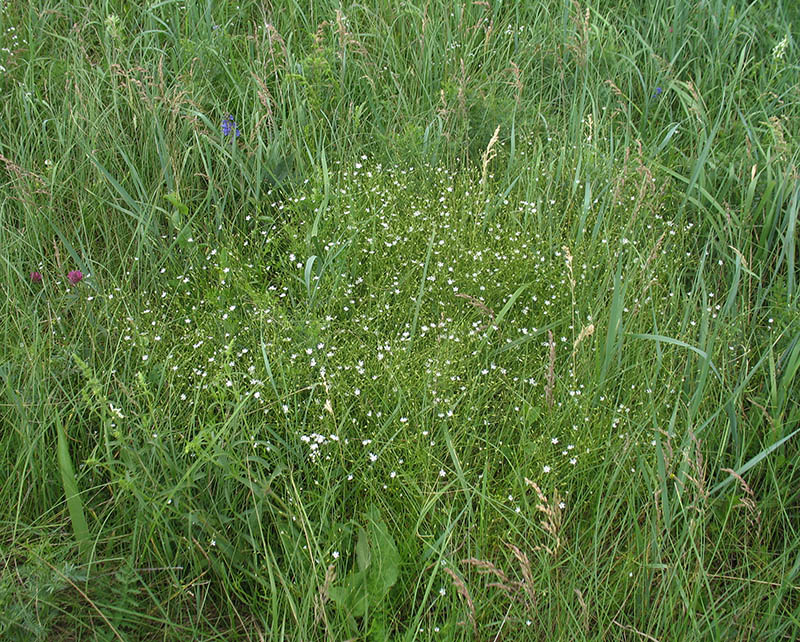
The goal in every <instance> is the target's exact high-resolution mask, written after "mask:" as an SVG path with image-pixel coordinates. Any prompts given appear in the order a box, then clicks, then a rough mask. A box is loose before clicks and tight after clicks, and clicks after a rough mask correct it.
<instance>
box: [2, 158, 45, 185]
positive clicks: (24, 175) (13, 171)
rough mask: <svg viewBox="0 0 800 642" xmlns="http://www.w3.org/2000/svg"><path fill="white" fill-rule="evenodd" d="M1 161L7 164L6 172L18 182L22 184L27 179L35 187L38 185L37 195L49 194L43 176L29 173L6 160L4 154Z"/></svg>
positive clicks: (8, 159)
mask: <svg viewBox="0 0 800 642" xmlns="http://www.w3.org/2000/svg"><path fill="white" fill-rule="evenodd" d="M0 161H2V162H3V163H4V164H5V166H6V171H7V172H8V174H9V175H10V176H11V177H12V178H13V177H16V179H17V180H18V181H20V182H24V181H25V180H26V179H27V180H29V181H30V182H32V183H33V184H34V185H36V186H37V187H36V188H35V189H34V190H33V191H34V193H36V194H47V193H48V191H47V188H46V184H45V182H44V179H43V178H42V177H41V176H39V175H38V174H35V173H34V172H31V171H29V170H27V169H24V168H22V167H20V166H19V165H17V164H16V163H15V162H14V161H12V160H11V159H10V158H6V157H5V156H3V155H2V154H0Z"/></svg>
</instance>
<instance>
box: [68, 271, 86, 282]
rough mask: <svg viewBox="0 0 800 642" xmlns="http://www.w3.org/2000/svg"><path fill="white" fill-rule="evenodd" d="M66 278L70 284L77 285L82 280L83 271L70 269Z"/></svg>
mask: <svg viewBox="0 0 800 642" xmlns="http://www.w3.org/2000/svg"><path fill="white" fill-rule="evenodd" d="M67 278H68V279H69V282H70V283H72V285H78V283H80V282H81V281H82V280H83V272H81V271H80V270H72V272H70V273H69V274H67Z"/></svg>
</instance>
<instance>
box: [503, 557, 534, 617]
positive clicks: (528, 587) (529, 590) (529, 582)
mask: <svg viewBox="0 0 800 642" xmlns="http://www.w3.org/2000/svg"><path fill="white" fill-rule="evenodd" d="M506 546H508V550H510V551H511V552H512V553H513V554H514V557H516V558H517V561H518V562H519V567H520V570H521V571H522V580H523V581H522V583H521V584H522V588H523V589H524V590H525V593H526V594H527V596H528V600H529V602H530V604H535V603H536V593H535V591H534V590H533V573H532V572H531V563H530V560H529V559H528V556H527V555H525V553H523V552H522V551H521V550H519V548H517V547H516V546H514V545H513V544H509V543H506Z"/></svg>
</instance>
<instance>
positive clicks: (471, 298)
mask: <svg viewBox="0 0 800 642" xmlns="http://www.w3.org/2000/svg"><path fill="white" fill-rule="evenodd" d="M456 296H457V297H458V298H460V299H465V300H466V301H469V302H470V303H471V304H472V305H473V306H474V307H476V308H477V309H478V310H480V311H481V312H483V313H484V314H485V315H487V316H488V317H489V318H490V319H491V320H492V323H491V325H494V326H495V328H496V327H497V326H496V325H495V323H494V310H492V309H491V308H490V307H488V306H487V305H486V304H485V303H484V302H483V301H481V300H480V299H476V298H475V297H474V296H470V295H469V294H463V293H461V292H459V293H458V294H456ZM489 325H490V324H488V323H485V324H483V325H482V326H481V327H479V328H478V332H482V331H483V330H485V329H486V328H488V327H489Z"/></svg>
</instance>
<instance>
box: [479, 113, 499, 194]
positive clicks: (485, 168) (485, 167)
mask: <svg viewBox="0 0 800 642" xmlns="http://www.w3.org/2000/svg"><path fill="white" fill-rule="evenodd" d="M498 134H500V125H498V126H497V129H495V130H494V134H492V137H491V139H489V144H488V145H487V146H486V151H484V152H483V154H482V155H481V164H482V170H481V186H483V187H484V188H485V187H486V176H487V174H488V172H489V163H490V162H491V161H492V159H493V158H494V157H495V156H497V152H496V151H495V149H494V146H495V145H496V144H497V140H498Z"/></svg>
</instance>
